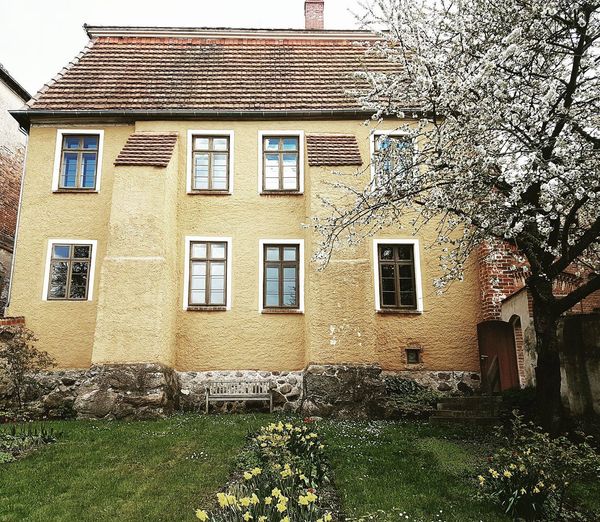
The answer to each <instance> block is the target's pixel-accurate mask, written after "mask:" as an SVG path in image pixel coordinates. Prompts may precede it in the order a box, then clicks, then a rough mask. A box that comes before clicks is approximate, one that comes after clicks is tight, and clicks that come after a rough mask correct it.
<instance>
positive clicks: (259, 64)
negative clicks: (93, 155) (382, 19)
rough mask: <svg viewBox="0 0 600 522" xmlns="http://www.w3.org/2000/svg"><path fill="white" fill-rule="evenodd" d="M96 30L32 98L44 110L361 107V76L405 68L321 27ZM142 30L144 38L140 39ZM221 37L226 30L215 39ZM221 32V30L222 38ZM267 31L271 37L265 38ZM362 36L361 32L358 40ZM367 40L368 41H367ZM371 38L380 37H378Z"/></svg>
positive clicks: (355, 35)
mask: <svg viewBox="0 0 600 522" xmlns="http://www.w3.org/2000/svg"><path fill="white" fill-rule="evenodd" d="M129 30H130V31H131V32H130V33H127V31H124V32H121V33H119V34H118V35H117V36H113V35H112V34H113V33H110V34H108V35H107V34H106V32H105V33H101V34H100V35H98V33H96V34H91V36H92V40H91V41H90V43H89V44H88V46H86V48H85V49H84V50H83V51H82V53H81V54H80V55H79V56H78V57H77V58H76V59H75V60H74V61H73V62H72V63H71V64H70V65H69V66H68V67H67V68H65V69H63V71H61V73H60V74H59V75H58V76H57V77H56V78H55V79H54V80H53V81H52V82H50V83H49V84H48V85H46V86H45V87H44V88H43V89H42V90H41V91H40V92H39V93H38V94H37V95H36V96H34V99H33V100H32V101H31V102H30V104H29V106H30V108H31V109H33V110H34V111H35V110H40V111H44V110H45V111H74V110H89V111H96V110H113V111H116V110H122V111H140V110H151V111H155V110H157V111H167V110H171V111H182V110H190V111H194V110H195V111H219V110H221V111H250V112H259V111H287V110H289V111H314V110H320V111H324V110H332V111H344V110H360V109H361V106H360V104H359V103H358V102H357V100H356V97H355V96H352V95H350V94H349V93H348V91H349V90H354V89H361V88H364V87H365V86H366V84H365V83H364V81H363V80H361V79H358V78H357V77H356V76H355V75H354V73H355V72H357V71H361V70H364V69H365V67H368V69H369V70H371V71H389V70H392V69H393V68H394V67H397V66H396V65H394V64H392V63H390V62H388V61H386V60H384V59H382V58H378V57H376V56H374V55H373V54H369V55H367V54H365V46H364V45H361V41H362V43H364V41H365V40H368V39H369V38H368V36H369V33H364V32H355V33H351V32H350V33H343V34H342V33H340V34H339V35H337V34H336V32H335V31H321V34H322V35H323V36H322V37H319V35H316V33H315V32H312V33H306V34H302V31H297V32H292V31H290V32H289V34H288V32H284V33H281V32H279V33H276V32H274V33H273V35H274V36H272V37H269V33H268V32H267V33H264V32H263V33H260V34H259V33H257V34H256V35H252V34H251V33H249V36H248V37H243V36H242V37H240V36H239V35H238V36H237V37H232V36H230V37H228V34H233V33H230V32H228V31H226V30H218V31H212V32H211V33H210V34H208V33H204V34H205V35H206V36H204V37H203V36H202V34H203V33H202V31H199V32H197V34H196V35H195V34H194V33H192V34H190V35H187V36H186V34H185V33H183V34H181V35H180V36H165V35H163V34H162V33H160V32H158V33H157V35H156V36H148V34H149V33H148V32H141V33H140V32H139V31H138V32H135V31H133V28H130V29H129ZM138 34H141V36H137V35H138ZM215 34H216V36H217V37H215ZM220 35H222V36H220ZM265 35H266V36H265ZM353 38H356V40H354V39H353ZM361 39H362V40H361ZM370 39H371V40H372V35H370Z"/></svg>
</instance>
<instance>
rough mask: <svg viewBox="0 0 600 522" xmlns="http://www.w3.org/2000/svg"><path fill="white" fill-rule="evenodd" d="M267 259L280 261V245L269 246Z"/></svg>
mask: <svg viewBox="0 0 600 522" xmlns="http://www.w3.org/2000/svg"><path fill="white" fill-rule="evenodd" d="M267 261H279V247H267Z"/></svg>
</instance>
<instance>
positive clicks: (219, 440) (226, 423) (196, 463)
mask: <svg viewBox="0 0 600 522" xmlns="http://www.w3.org/2000/svg"><path fill="white" fill-rule="evenodd" d="M268 419H269V417H268V416H266V415H264V416H262V415H256V416H255V415H243V416H241V415H240V416H237V415H236V416H209V417H204V416H176V417H173V418H171V419H167V420H162V421H149V422H130V423H124V422H98V421H95V422H91V421H89V422H81V421H64V422H49V423H48V425H49V426H52V427H53V428H54V429H55V430H57V431H60V432H62V436H61V437H60V439H59V440H58V442H57V443H55V444H53V445H50V446H47V447H44V448H41V449H39V450H38V451H37V452H35V453H33V454H31V455H29V456H28V457H27V458H25V459H23V460H19V461H16V462H13V463H9V464H4V465H2V468H0V520H2V521H3V522H8V521H10V522H12V521H15V522H16V521H21V520H28V521H48V520H53V521H71V520H78V521H86V520H90V521H91V520H94V521H102V520H120V521H137V520H153V521H159V520H186V519H187V520H191V519H192V517H193V513H194V508H195V507H197V506H198V505H199V503H202V502H205V501H207V500H208V498H209V497H212V495H213V494H214V492H215V491H217V490H218V489H219V488H220V487H221V486H222V485H223V484H224V483H225V482H226V480H227V478H228V476H229V473H230V471H231V468H232V466H233V463H234V461H235V458H236V455H237V453H238V451H239V449H240V448H241V447H242V446H243V445H244V443H245V436H246V435H247V433H248V432H249V431H254V430H256V429H258V427H259V426H260V425H262V424H264V423H266V422H267V420H268Z"/></svg>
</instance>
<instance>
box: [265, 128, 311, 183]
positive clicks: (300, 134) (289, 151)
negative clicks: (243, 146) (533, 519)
mask: <svg viewBox="0 0 600 522" xmlns="http://www.w3.org/2000/svg"><path fill="white" fill-rule="evenodd" d="M258 193H259V194H303V193H304V131H301V130H261V131H258Z"/></svg>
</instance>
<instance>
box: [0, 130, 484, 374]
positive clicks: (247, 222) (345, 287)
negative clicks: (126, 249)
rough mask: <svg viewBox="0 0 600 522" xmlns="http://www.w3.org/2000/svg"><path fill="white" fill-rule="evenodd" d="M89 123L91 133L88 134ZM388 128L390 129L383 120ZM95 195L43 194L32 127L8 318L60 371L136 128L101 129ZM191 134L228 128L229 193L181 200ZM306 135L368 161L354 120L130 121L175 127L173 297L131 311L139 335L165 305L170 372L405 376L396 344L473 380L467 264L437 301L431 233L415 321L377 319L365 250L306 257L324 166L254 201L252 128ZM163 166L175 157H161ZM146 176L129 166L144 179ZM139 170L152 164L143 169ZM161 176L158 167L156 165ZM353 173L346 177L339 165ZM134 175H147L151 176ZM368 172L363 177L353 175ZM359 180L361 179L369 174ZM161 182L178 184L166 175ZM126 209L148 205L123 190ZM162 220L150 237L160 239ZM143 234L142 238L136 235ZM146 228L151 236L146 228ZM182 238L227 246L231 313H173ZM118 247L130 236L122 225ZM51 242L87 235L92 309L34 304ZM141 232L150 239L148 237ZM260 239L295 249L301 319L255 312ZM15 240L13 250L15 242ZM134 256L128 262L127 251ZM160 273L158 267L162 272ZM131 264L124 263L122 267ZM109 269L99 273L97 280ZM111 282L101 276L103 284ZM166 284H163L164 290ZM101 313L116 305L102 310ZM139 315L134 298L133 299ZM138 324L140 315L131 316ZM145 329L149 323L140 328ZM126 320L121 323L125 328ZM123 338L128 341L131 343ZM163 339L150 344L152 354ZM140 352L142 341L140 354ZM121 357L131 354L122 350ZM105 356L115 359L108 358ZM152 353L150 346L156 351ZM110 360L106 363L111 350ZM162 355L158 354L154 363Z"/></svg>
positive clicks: (81, 317) (40, 152)
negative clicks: (341, 371)
mask: <svg viewBox="0 0 600 522" xmlns="http://www.w3.org/2000/svg"><path fill="white" fill-rule="evenodd" d="M86 127H87V128H94V126H93V125H86ZM388 128H393V126H392V124H391V123H388ZM105 129H106V132H105V145H104V147H105V149H104V158H103V174H102V188H101V192H100V194H94V195H90V194H83V195H77V194H62V195H58V194H51V192H50V180H51V174H52V161H53V157H54V144H55V137H56V129H55V128H42V127H34V128H33V129H32V135H31V155H30V158H29V160H28V168H27V175H26V187H25V188H26V192H25V205H24V212H23V222H22V233H23V234H22V236H21V237H20V238H19V248H18V252H17V265H16V268H17V273H16V284H15V289H14V293H13V302H12V306H11V313H12V314H14V315H17V314H18V315H26V316H27V321H28V325H29V326H30V327H31V328H32V329H34V331H36V332H38V333H39V336H40V338H41V342H40V346H41V347H42V348H44V349H48V350H49V351H51V352H52V353H53V354H54V355H56V356H57V358H58V361H59V364H60V366H62V367H73V366H75V367H77V366H87V365H88V364H89V363H90V360H91V358H92V354H91V348H92V342H93V331H94V327H95V317H96V314H95V312H96V302H98V284H99V279H100V277H99V275H100V274H101V271H102V264H103V263H102V260H103V259H104V257H105V255H106V253H105V249H106V244H107V240H108V237H109V236H108V232H109V227H108V220H109V216H110V212H111V197H112V194H113V192H114V191H113V178H114V170H115V169H114V167H113V166H112V163H113V161H114V158H115V157H116V155H117V154H118V152H119V150H120V148H121V147H122V145H123V144H124V142H125V140H126V137H127V135H128V134H129V133H131V132H132V131H133V129H132V128H131V127H126V126H115V127H106V128H105ZM188 129H203V130H210V129H218V130H222V129H233V130H234V131H235V175H234V193H233V194H232V195H226V196H199V195H194V196H190V195H187V194H186V172H185V169H186V153H187V152H186V147H187V130H188ZM276 129H282V130H304V131H305V132H306V133H310V132H314V133H323V132H338V133H355V134H356V135H357V137H358V142H359V144H360V148H361V154H362V157H363V160H364V161H365V166H366V164H367V163H368V158H369V139H368V136H369V130H370V129H369V128H368V127H365V126H364V125H362V122H359V121H356V122H352V121H330V122H328V121H323V122H319V121H302V122H293V121H290V122H271V121H268V122H138V123H137V124H136V131H161V132H164V131H177V132H178V134H179V146H178V149H177V152H176V154H177V158H176V164H177V165H178V172H177V174H178V177H177V183H176V189H177V201H176V205H173V206H174V208H176V233H175V234H173V237H174V239H175V243H174V247H173V248H172V260H173V261H172V264H173V265H174V267H175V268H174V270H173V273H174V274H175V279H174V280H171V279H169V275H168V274H169V270H168V269H167V270H166V272H165V273H164V274H165V275H164V277H166V278H167V280H168V281H172V282H171V283H170V285H171V289H170V290H165V292H166V293H167V294H168V297H169V298H170V299H171V301H168V299H167V301H163V303H162V304H160V305H157V306H155V307H153V308H152V312H151V313H150V312H149V313H146V314H145V315H142V314H140V315H138V318H139V319H140V323H139V324H136V325H135V328H136V329H140V328H143V325H144V324H147V326H148V330H149V332H152V331H153V328H154V326H153V324H152V321H156V320H158V319H159V316H160V315H162V314H166V313H167V310H169V307H170V306H171V305H170V304H169V302H172V303H173V305H172V310H173V312H172V313H173V324H174V328H175V331H176V333H175V343H174V344H175V346H176V356H175V366H176V368H177V369H178V370H180V371H203V370H211V369H212V370H229V369H260V370H270V371H278V370H299V369H301V368H303V367H304V366H305V365H306V364H307V363H308V362H315V363H340V362H379V363H381V365H382V366H383V368H384V369H386V370H404V369H407V368H408V367H407V365H406V361H405V360H404V358H405V354H404V348H406V346H407V345H408V344H413V343H416V344H419V345H420V346H421V348H422V350H423V360H424V364H421V365H415V366H417V367H415V368H414V369H415V370H417V369H418V370H427V369H431V370H464V371H478V370H479V364H478V358H477V341H476V321H477V308H478V292H479V289H478V284H477V274H476V270H475V269H474V268H469V270H468V271H467V277H466V279H465V281H464V282H463V283H456V284H454V285H453V286H452V287H451V289H450V290H449V292H448V294H447V295H445V296H442V297H439V296H436V295H435V292H434V291H433V287H432V280H433V278H434V277H435V274H436V271H437V259H436V256H435V255H434V254H431V253H429V252H428V251H427V245H428V243H429V242H430V240H431V239H432V238H433V237H434V234H435V233H434V231H433V230H432V229H428V230H425V231H423V234H422V235H421V236H420V237H419V239H420V240H421V261H422V271H423V294H424V303H425V313H424V314H419V315H406V314H397V315H396V314H395V315H382V314H377V313H376V312H375V306H374V287H373V284H374V283H373V266H372V263H373V261H372V241H371V240H368V241H366V242H364V243H363V244H361V245H360V246H358V247H357V248H356V249H352V250H348V251H339V252H336V254H335V256H334V259H333V261H332V263H331V264H330V265H329V266H328V267H327V269H326V270H325V271H323V272H317V271H316V269H315V266H314V265H313V263H311V262H310V257H311V254H312V252H313V250H314V246H315V243H316V241H317V240H318V238H316V237H313V235H312V234H313V232H312V231H311V230H310V229H307V228H306V227H304V226H303V224H306V223H309V222H310V217H311V216H313V215H316V214H319V213H322V212H323V209H322V207H321V205H320V203H319V201H318V199H317V197H316V196H317V195H318V194H325V193H327V191H328V190H331V189H329V188H327V187H326V186H325V185H324V184H323V183H322V181H324V180H330V181H331V180H334V179H336V178H335V176H334V175H333V174H332V173H331V170H333V169H325V168H309V167H308V165H306V170H305V195H304V196H261V195H259V194H258V187H257V179H258V174H257V168H258V140H257V133H258V131H259V130H276ZM172 163H173V161H172ZM143 170H144V169H140V171H143ZM150 170H153V171H154V170H155V169H147V171H148V172H149V171H150ZM156 170H160V169H156ZM345 171H346V172H352V169H346V170H345ZM143 175H149V174H148V173H146V174H143ZM364 176H366V177H364ZM364 176H363V177H362V178H360V179H357V182H362V183H364V182H365V180H368V176H369V173H368V172H365V174H364ZM172 183H175V182H174V180H173V181H172ZM161 187H163V188H164V185H161V184H160V183H153V181H152V179H151V178H148V186H147V187H146V188H145V190H146V191H151V192H152V193H154V192H155V191H157V190H161ZM124 190H126V194H125V195H126V198H125V199H123V200H122V202H128V204H129V205H131V207H132V208H136V207H139V205H140V203H141V202H142V201H148V199H147V198H152V197H155V196H156V194H154V196H151V195H149V194H144V193H141V192H140V191H134V190H133V189H126V188H125V186H124ZM169 227H170V225H168V224H165V225H164V227H163V228H162V229H161V230H163V231H164V234H165V235H166V236H169V234H171V232H170V228H169ZM145 230H146V232H144V234H146V233H148V229H145ZM155 232H156V230H155ZM187 235H198V236H219V237H228V236H230V237H232V238H233V245H232V249H233V267H232V271H233V277H232V281H231V282H230V283H231V286H232V309H231V310H230V311H224V312H198V311H184V310H183V309H182V306H183V302H182V295H183V285H184V281H183V273H184V264H185V263H186V260H185V259H184V238H185V236H187ZM121 236H122V239H124V240H125V242H127V240H128V238H129V239H131V240H132V241H133V242H134V244H135V245H136V247H135V248H138V246H139V243H138V242H137V239H135V237H134V236H133V235H131V234H129V232H128V231H127V228H125V230H124V231H122V232H121ZM50 237H73V238H89V239H97V240H98V247H99V251H98V257H97V264H96V280H95V284H96V290H95V297H94V301H93V302H91V303H51V302H50V303H49V302H42V301H41V300H40V296H41V291H42V290H41V289H42V284H43V270H44V261H45V255H46V254H45V253H46V244H47V239H48V238H50ZM148 237H150V236H148ZM377 237H380V238H381V237H388V238H407V237H410V234H409V233H408V231H406V230H388V231H385V232H383V233H380V234H378V235H377ZM259 239H304V240H305V249H306V250H305V260H304V261H305V272H306V279H305V309H306V313H305V314H277V315H276V314H260V313H259V312H258V291H259V289H258V273H259V266H258V262H259V259H258V249H259ZM21 245H22V247H21ZM129 255H134V254H129ZM167 264H168V263H167ZM130 266H132V267H133V265H130ZM109 273H112V270H110V271H108V270H107V275H108V274H109ZM146 275H148V276H149V278H147V280H146V283H144V279H143V277H142V276H140V279H139V280H138V281H137V282H135V285H138V288H140V287H141V286H140V285H144V284H147V285H153V284H154V283H153V282H151V281H148V279H152V280H153V279H155V278H157V277H158V278H160V277H162V275H161V272H160V271H157V272H153V273H151V274H146ZM106 284H107V285H108V284H109V279H108V278H107V279H106ZM122 285H123V287H122V288H120V289H119V295H120V296H122V298H123V299H124V300H130V299H135V296H133V295H132V294H133V293H135V288H136V286H135V285H134V284H128V283H127V282H123V283H122ZM168 286H169V285H167V286H166V287H165V288H167V287H168ZM111 306H117V303H113V305H111ZM140 306H143V302H142V303H140ZM142 317H145V319H142ZM144 321H147V323H144ZM124 323H125V321H124ZM99 335H102V336H105V335H106V336H107V338H106V342H105V343H103V345H104V348H103V350H105V351H104V354H102V352H101V351H100V345H98V350H99V351H98V354H96V353H95V354H94V360H95V361H97V360H110V361H111V362H114V361H115V360H116V359H117V356H118V358H119V360H121V357H122V358H123V359H127V362H132V361H133V360H134V359H138V358H139V359H141V360H143V361H148V360H152V359H153V358H154V357H157V356H158V352H154V345H153V343H152V336H151V335H149V336H148V338H149V339H150V340H149V341H147V339H148V338H147V337H144V342H143V343H141V342H137V341H136V343H137V344H135V348H134V349H133V350H131V351H128V353H127V355H126V356H124V355H121V354H119V351H121V352H122V351H123V350H124V349H125V347H123V346H114V347H112V348H110V347H109V344H110V343H109V339H108V336H109V335H110V334H108V333H101V334H99ZM129 342H131V343H133V342H134V340H133V339H132V340H130V341H128V343H129ZM162 343H163V341H162V340H161V346H162ZM142 345H143V346H142ZM127 349H128V350H130V348H127ZM111 350H112V351H111ZM159 351H160V350H159ZM109 354H112V355H109ZM165 360H166V359H165Z"/></svg>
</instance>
